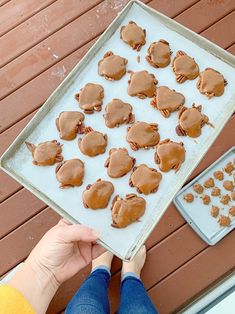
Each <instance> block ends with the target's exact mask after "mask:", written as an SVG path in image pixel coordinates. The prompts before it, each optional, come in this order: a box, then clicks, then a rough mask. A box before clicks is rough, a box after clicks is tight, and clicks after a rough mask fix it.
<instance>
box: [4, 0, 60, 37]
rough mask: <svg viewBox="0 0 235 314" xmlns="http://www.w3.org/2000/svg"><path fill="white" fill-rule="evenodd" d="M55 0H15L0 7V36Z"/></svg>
mask: <svg viewBox="0 0 235 314" xmlns="http://www.w3.org/2000/svg"><path fill="white" fill-rule="evenodd" d="M55 1H56V0H35V1H32V0H31V1H25V0H15V1H10V2H8V3H7V4H6V5H4V6H3V7H2V8H1V9H0V36H2V35H3V34H5V33H7V32H9V31H10V30H11V29H13V28H14V27H16V26H17V25H19V24H20V23H22V22H24V21H25V20H27V19H28V18H29V17H31V16H33V15H34V14H36V13H38V12H39V11H41V10H42V9H44V8H46V7H47V6H48V5H50V4H52V3H53V2H55Z"/></svg>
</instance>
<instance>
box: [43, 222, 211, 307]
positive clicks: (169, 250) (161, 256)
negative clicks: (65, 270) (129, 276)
mask: <svg viewBox="0 0 235 314" xmlns="http://www.w3.org/2000/svg"><path fill="white" fill-rule="evenodd" d="M185 239H187V241H185ZM205 247H206V244H205V243H204V242H203V241H202V240H201V239H199V237H198V236H197V235H196V234H195V233H194V232H193V231H192V229H191V228H190V227H189V226H187V225H185V226H183V227H182V228H180V229H179V230H177V231H176V232H174V233H173V234H172V235H170V236H169V237H167V238H166V239H165V240H164V241H161V242H160V243H159V244H158V245H156V246H154V247H153V248H152V249H151V250H149V251H148V253H147V261H146V264H145V266H144V269H143V272H142V279H143V282H144V284H145V287H146V288H147V289H148V288H150V287H152V286H153V285H154V284H155V283H156V282H158V281H160V280H161V279H162V278H164V277H165V276H167V275H168V274H169V273H171V272H172V271H174V270H175V269H177V268H178V267H179V266H180V265H182V264H184V263H185V262H186V261H188V260H190V259H191V258H192V257H193V256H195V255H196V254H197V253H199V252H201V251H202V250H203V249H204V248H205ZM166 261H168V262H166ZM150 269H153V270H154V276H153V274H152V272H150V271H149V270H150ZM88 274H89V268H86V270H85V276H87V275H88ZM84 278H85V277H83V276H81V274H78V275H76V280H75V284H74V281H73V280H72V281H73V283H71V284H70V285H69V284H68V283H67V284H66V285H65V286H64V287H63V286H62V287H61V289H60V291H59V292H58V294H57V295H56V296H55V298H54V299H53V301H52V303H51V305H50V308H49V311H48V313H55V312H58V311H61V310H63V309H64V307H65V306H66V304H67V303H68V301H69V299H70V298H71V297H72V295H73V294H74V292H75V291H76V289H77V288H78V287H79V285H80V284H81V283H82V281H83V279H84ZM119 285H120V272H118V273H116V274H115V275H114V276H113V277H112V280H111V283H110V304H111V312H112V313H115V312H116V311H117V307H118V302H119V298H118V294H119V293H118V291H119ZM68 286H69V287H70V288H68ZM62 295H63V297H62V298H61V296H62Z"/></svg>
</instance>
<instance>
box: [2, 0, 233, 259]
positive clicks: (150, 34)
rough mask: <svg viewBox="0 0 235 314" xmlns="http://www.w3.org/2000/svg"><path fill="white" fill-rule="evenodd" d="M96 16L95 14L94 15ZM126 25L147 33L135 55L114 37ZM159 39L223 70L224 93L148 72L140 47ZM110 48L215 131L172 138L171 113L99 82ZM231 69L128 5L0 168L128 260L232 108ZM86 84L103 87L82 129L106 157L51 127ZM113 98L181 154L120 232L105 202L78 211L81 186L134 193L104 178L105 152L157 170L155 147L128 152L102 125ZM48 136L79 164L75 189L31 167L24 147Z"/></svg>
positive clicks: (141, 8)
mask: <svg viewBox="0 0 235 314" xmlns="http://www.w3.org/2000/svg"><path fill="white" fill-rule="evenodd" d="M97 14H99V13H98V12H97ZM130 20H134V21H135V22H136V23H137V24H139V25H140V26H142V27H143V28H145V29H146V31H147V42H146V45H145V46H143V47H142V49H141V51H140V52H136V51H133V50H132V49H131V48H130V47H129V46H128V45H126V44H125V43H123V42H122V41H121V40H120V27H121V25H126V24H127V23H128V22H129V21H130ZM161 38H163V39H165V40H167V41H168V42H169V43H170V47H171V50H172V52H173V55H172V58H173V57H174V55H175V53H176V52H177V51H178V50H184V51H185V52H186V53H188V54H189V55H191V56H193V57H194V58H195V59H196V62H197V63H198V64H199V67H200V69H201V70H203V69H205V68H206V67H213V68H215V69H217V70H218V71H220V72H221V73H223V74H224V76H225V78H226V79H227V81H228V85H227V86H226V89H225V93H224V95H223V96H221V97H216V98H214V99H211V100H208V99H207V98H206V97H205V96H204V95H201V94H200V93H199V91H198V90H197V89H196V82H197V79H196V80H193V81H187V82H185V83H183V84H178V83H176V81H175V75H174V73H173V71H172V68H171V67H170V66H168V67H167V68H164V69H155V68H153V67H152V66H150V65H149V64H148V63H147V61H146V60H145V56H146V53H147V49H148V47H149V45H150V43H151V42H153V41H157V40H159V39H161ZM109 50H111V51H113V52H114V53H116V54H119V55H120V56H123V57H125V58H127V59H128V65H127V70H133V71H137V70H142V69H146V70H148V71H149V72H150V73H154V74H155V75H156V77H157V79H158V81H159V83H158V86H161V85H167V86H169V87H170V88H173V89H175V90H176V91H179V92H182V93H183V94H184V95H185V97H186V106H191V105H192V103H193V102H195V103H196V104H202V105H203V111H204V113H205V114H207V115H208V116H209V117H210V120H211V122H212V123H213V124H214V126H215V128H211V127H209V126H204V127H203V132H202V135H201V136H200V137H199V138H197V139H196V140H194V139H191V138H188V137H179V136H178V135H177V134H176V133H175V126H176V125H177V113H173V114H172V115H171V117H169V118H168V119H166V118H164V117H163V116H162V115H161V114H160V113H159V112H158V111H157V110H155V109H154V108H152V107H151V106H150V105H149V103H150V99H145V100H141V99H138V98H135V97H130V96H129V95H128V94H127V92H126V89H127V81H128V79H129V75H128V74H126V75H125V76H124V77H123V78H122V79H121V80H120V81H115V82H109V81H106V80H105V79H104V78H103V77H100V76H99V75H98V73H97V72H98V71H97V64H98V61H99V60H100V59H102V57H103V55H104V54H105V53H106V52H107V51H109ZM137 56H140V63H138V62H137ZM234 68H235V58H234V57H233V56H232V55H231V54H229V53H227V52H226V51H224V50H223V49H221V48H219V47H218V46H216V45H215V44H213V43H211V42H209V41H208V40H206V39H204V38H202V37H200V36H199V35H197V34H195V33H194V32H192V31H190V30H188V29H187V28H185V27H183V26H182V25H180V24H178V23H177V22H175V21H173V20H171V19H170V18H168V17H166V16H164V15H162V14H161V13H159V12H157V11H155V10H153V9H151V8H150V7H148V6H146V5H144V4H143V3H141V2H139V1H130V2H129V3H128V5H127V6H126V7H125V8H124V9H123V10H122V12H121V13H120V14H119V15H118V17H117V18H116V19H115V20H114V21H113V22H112V24H111V25H110V26H109V27H108V28H107V30H106V31H105V32H104V33H103V34H102V36H101V37H100V38H99V40H98V41H97V42H96V43H95V44H94V45H93V47H92V48H91V49H90V50H89V51H88V53H87V54H86V55H85V56H84V58H83V59H82V60H81V61H80V62H79V63H78V64H77V66H75V68H74V69H73V71H72V72H71V73H70V74H69V75H68V77H67V78H66V79H65V80H64V81H63V82H62V83H61V84H60V86H59V87H58V88H57V89H56V90H55V91H54V93H53V94H52V95H51V96H50V97H49V99H48V100H47V101H46V102H45V104H44V105H43V106H42V108H41V109H40V110H39V111H38V113H37V114H36V115H35V116H34V118H33V119H32V120H31V121H30V123H29V124H28V125H27V126H26V128H25V129H24V130H23V131H22V132H21V134H20V135H19V136H18V137H17V139H16V140H15V141H14V143H13V144H12V145H11V146H10V147H9V148H8V150H7V151H6V152H5V153H4V155H3V156H2V159H1V167H2V168H3V169H4V170H5V171H6V172H7V173H8V174H9V175H11V176H12V177H13V178H15V179H16V180H17V181H19V182H20V183H21V184H22V185H23V186H25V187H26V188H27V189H28V190H30V191H31V192H32V193H34V194H35V195H36V196H37V197H38V198H40V199H41V200H42V201H44V202H45V203H47V204H48V205H49V206H50V207H51V208H53V209H54V210H55V211H56V212H58V213H59V214H60V215H62V216H64V217H65V218H67V219H69V220H70V221H72V222H79V223H82V224H85V225H88V226H90V227H93V228H97V229H98V230H100V231H101V238H100V243H101V244H102V245H103V246H104V247H106V248H107V249H109V250H110V251H112V252H113V253H114V254H116V255H117V256H119V257H120V258H122V259H125V260H130V259H131V258H132V257H133V256H134V255H135V253H136V252H137V250H138V249H139V248H140V246H141V245H142V244H143V243H144V242H145V240H146V239H147V237H148V236H149V234H150V233H151V231H152V230H153V228H154V227H155V226H156V224H157V222H158V221H159V220H160V218H161V216H162V215H163V213H164V212H165V210H166V209H167V207H168V205H169V204H170V202H171V201H172V199H173V197H174V195H175V194H176V193H177V192H178V191H179V189H180V188H181V186H182V185H183V183H184V182H185V180H186V179H187V177H188V176H189V175H190V173H191V172H192V171H193V169H194V168H195V167H196V166H197V164H198V163H199V161H200V160H201V159H202V157H203V156H204V155H205V153H206V152H207V150H208V148H209V147H210V146H211V144H212V143H213V142H214V140H215V139H216V137H217V136H218V134H219V133H220V131H221V130H222V128H223V127H224V125H225V123H226V122H227V121H228V119H229V117H230V116H231V115H232V113H233V111H234V104H235V91H234V86H233V82H234V73H235V71H234ZM64 70H66V69H63V68H62V69H61V71H64ZM87 82H94V83H99V84H101V85H103V87H104V90H105V98H104V104H103V108H102V112H100V113H95V114H93V115H86V118H85V124H86V125H87V126H91V127H93V128H94V129H96V130H98V131H101V132H104V133H107V134H108V138H109V141H108V146H107V151H106V153H105V154H103V155H100V156H98V157H95V158H89V157H85V156H84V155H82V154H81V152H80V150H79V149H78V147H77V140H74V141H71V142H65V141H62V140H60V139H59V134H58V132H57V130H56V127H55V119H56V117H57V116H58V115H59V113H60V112H61V111H64V110H79V107H78V105H77V102H76V101H75V99H74V94H75V93H77V92H78V91H79V89H80V88H81V87H82V86H84V84H85V83H87ZM38 88H40V86H39V87H38ZM112 98H121V99H122V100H123V101H125V102H129V103H130V104H131V105H132V106H133V111H134V114H135V116H136V121H147V122H154V123H157V124H158V125H159V131H160V135H161V139H162V140H163V139H165V138H171V139H172V140H175V141H183V142H184V145H185V148H186V152H187V153H186V161H185V162H184V164H183V165H182V167H181V169H180V170H179V171H178V172H177V173H176V174H175V173H174V172H173V171H171V172H169V173H166V174H164V175H163V180H162V182H161V184H160V188H159V190H158V192H157V193H154V194H151V195H148V196H146V197H145V199H146V202H147V209H146V212H145V215H144V216H143V217H141V221H140V222H136V223H133V224H132V225H130V226H128V227H127V228H125V229H115V228H112V227H111V226H110V224H111V212H110V207H111V204H109V206H108V208H107V209H104V210H97V211H93V210H89V209H85V208H84V207H83V206H82V201H81V194H82V191H83V190H84V189H85V187H86V185H87V184H90V183H93V182H95V181H96V180H97V179H98V178H103V179H107V180H110V181H111V182H113V183H114V186H115V193H114V195H116V194H119V195H121V196H122V197H124V195H125V194H127V193H133V192H134V193H135V192H136V191H135V189H133V188H131V187H129V185H128V180H129V175H126V176H124V177H123V178H120V179H111V178H109V177H108V176H107V172H106V169H105V168H104V167H103V164H104V161H105V160H106V159H107V156H108V151H109V149H110V148H112V147H126V148H127V149H128V151H129V153H130V154H131V155H132V156H134V157H135V158H136V160H137V165H138V164H141V163H146V164H148V165H149V166H150V167H157V166H156V164H155V163H154V160H153V155H154V150H149V151H142V150H139V151H138V152H134V151H132V150H131V149H130V147H129V145H128V144H127V142H126V141H125V135H126V126H125V125H122V126H120V127H119V128H115V129H107V128H106V126H105V124H104V121H103V117H102V115H103V113H104V110H105V106H106V104H107V103H108V102H109V101H110V100H111V99H112ZM26 105H27V100H26ZM52 139H57V140H58V141H59V142H61V143H62V144H63V155H64V159H65V160H67V159H71V158H74V157H77V158H80V159H82V160H83V161H85V178H84V183H83V185H82V187H79V188H73V189H66V190H61V189H59V184H58V182H57V180H56V178H55V175H54V169H55V166H51V167H36V166H33V165H32V161H31V159H32V158H31V155H30V153H29V152H28V150H27V148H26V146H25V145H24V142H25V141H29V142H32V143H35V144H37V143H40V142H43V141H46V140H52Z"/></svg>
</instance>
